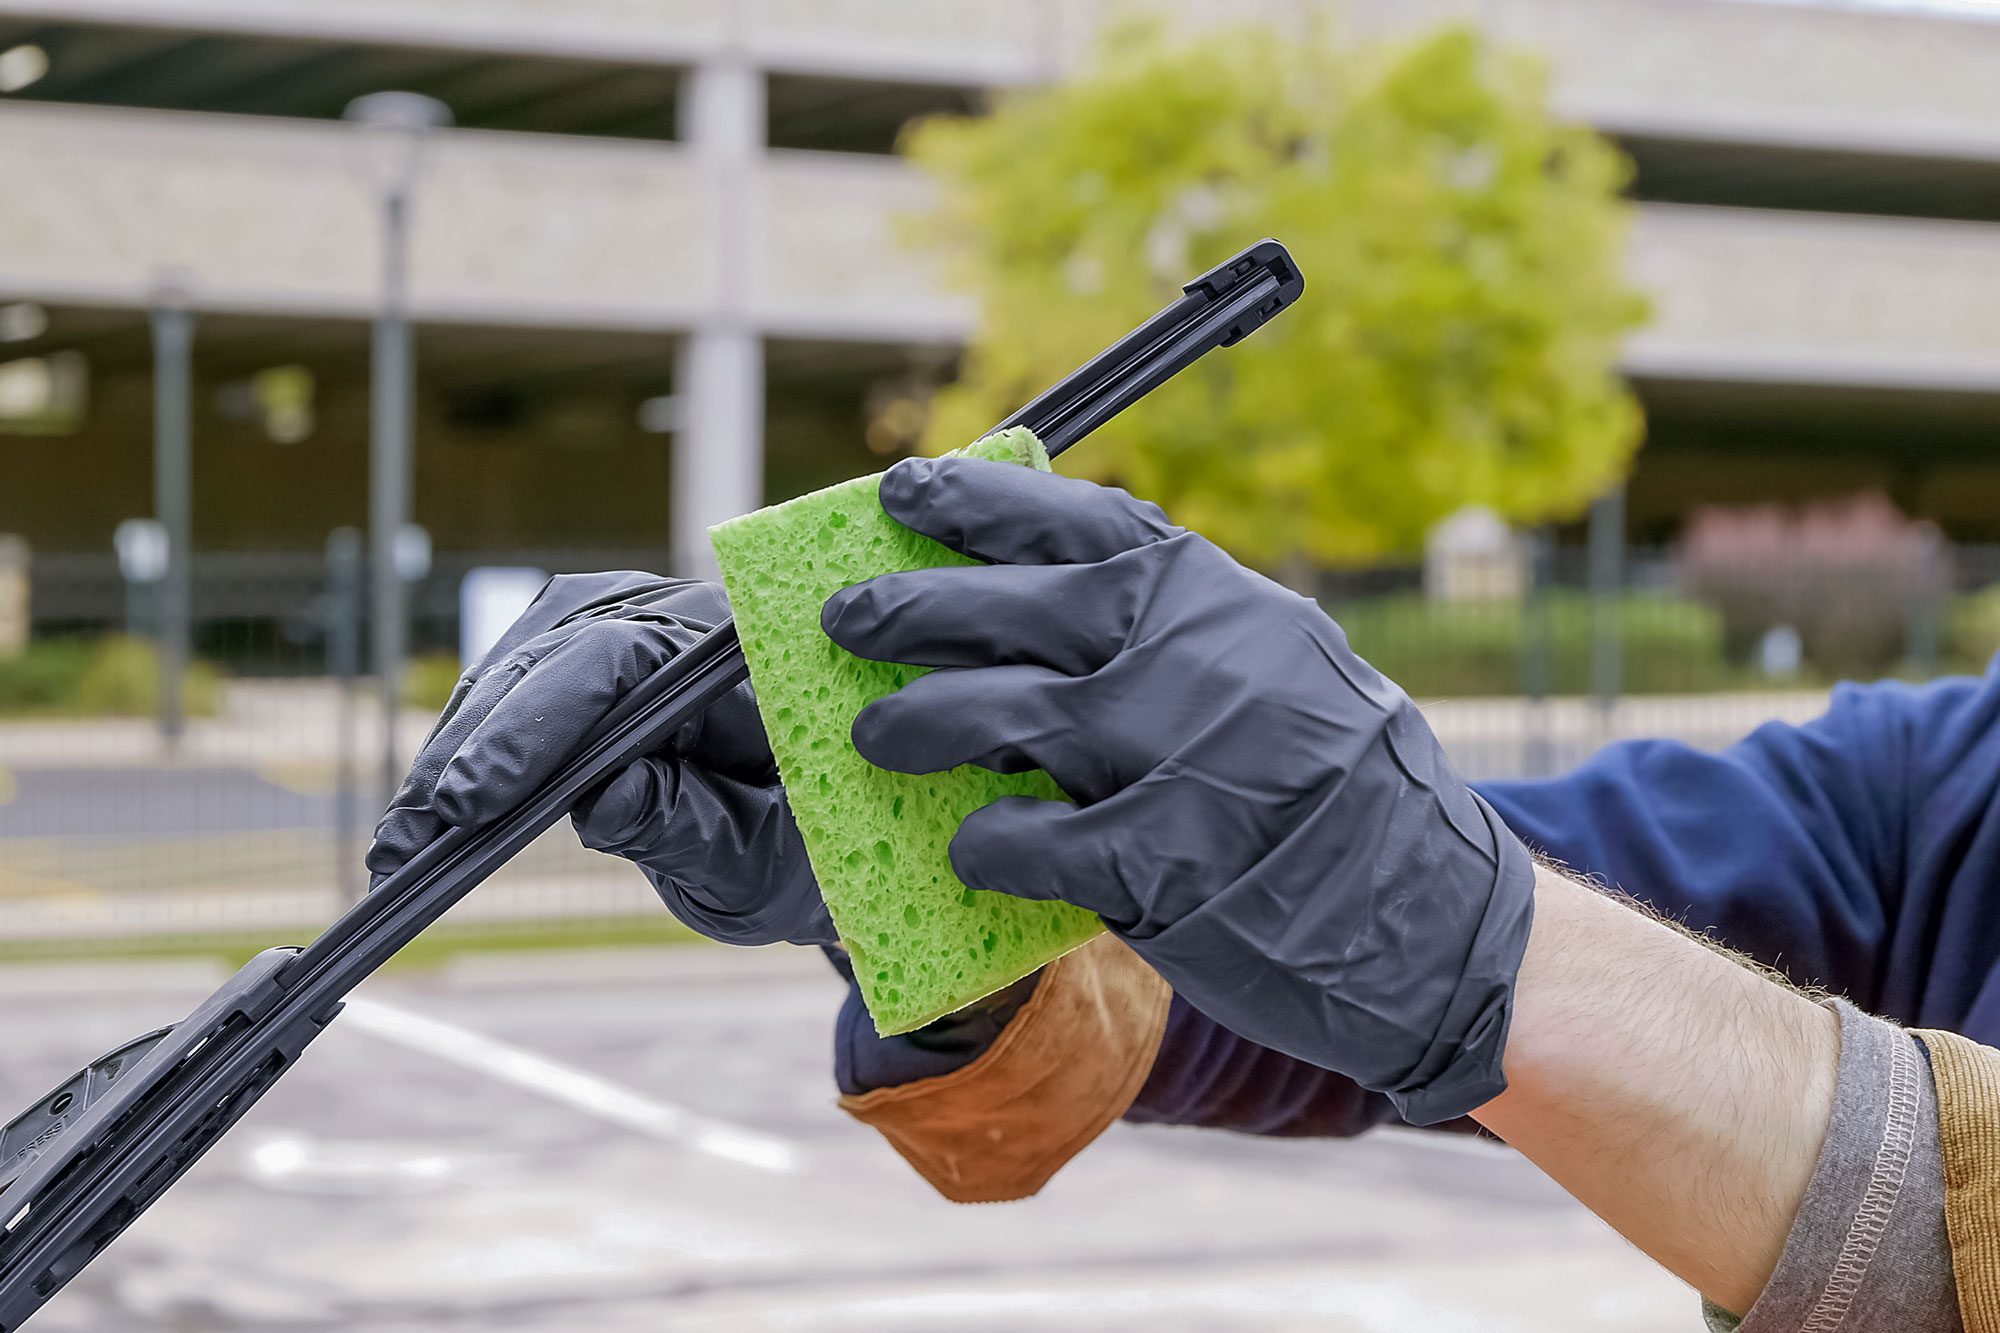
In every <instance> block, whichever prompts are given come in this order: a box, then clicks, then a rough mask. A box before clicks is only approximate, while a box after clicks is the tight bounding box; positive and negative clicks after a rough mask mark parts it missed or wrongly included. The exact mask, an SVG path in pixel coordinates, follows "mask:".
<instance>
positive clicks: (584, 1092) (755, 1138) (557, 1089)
mask: <svg viewBox="0 0 2000 1333" xmlns="http://www.w3.org/2000/svg"><path fill="white" fill-rule="evenodd" d="M341 1026H342V1027H344V1028H357V1029H359V1030H361V1031H364V1032H371V1033H373V1034H374V1035H376V1036H378V1037H381V1038H383V1039H384V1040H386V1041H392V1042H395V1043H396V1044H397V1045H399V1046H403V1047H406V1048H408V1049H410V1050H413V1051H420V1052H422V1053H423V1054H425V1055H430V1056H435V1057H437V1058H438V1059H440V1060H448V1061H450V1062H451V1063H453V1064H456V1065H459V1066H461V1067H463V1068H466V1069H475V1070H478V1071H479V1072H480V1073H482V1074H489V1075H491V1076H492V1077H494V1078H497V1079H500V1080H502V1081H504V1082H507V1083H512V1084H514V1085H515V1086H516V1087H520V1088H526V1089H528V1090H529V1091H531V1092H538V1093H540V1094H542V1095H543V1096H544V1097H548V1098H550V1099H552V1100H554V1101H558V1102H562V1103H563V1104H564V1105H566V1106H573V1107H575V1108H576V1109H577V1110H579V1111H584V1112H587V1113H588V1114H591V1115H594V1116H596V1117H598V1118H599V1119H600V1120H604V1121H608V1122H609V1123H611V1124H614V1125H619V1126H622V1127H623V1128H625V1129H629V1130H633V1131H635V1132H637V1133H640V1134H645V1135H648V1136H650V1137H652V1138H656V1139H663V1140H665V1141H667V1142H669V1143H677V1144H684V1145H686V1146H689V1147H692V1148H693V1149H695V1150H696V1151H697V1152H703V1153H707V1154H708V1155H709V1156H711V1157H719V1158H722V1159H723V1160H725V1161H730V1162H735V1163H737V1164H739V1165H742V1166H748V1167H754V1168H756V1169H757V1170H760V1171H775V1172H790V1171H796V1170H798V1168H799V1166H800V1163H801V1153H800V1150H799V1148H798V1147H797V1145H795V1144H792V1143H789V1142H787V1141H786V1140H784V1139H781V1138H777V1137H775V1136H773V1135H769V1134H764V1133H761V1132H759V1131H757V1130H754V1129H746V1128H744V1127H742V1126H740V1125H732V1124H730V1123H728V1122H727V1121H723V1120H712V1119H710V1118H708V1117H707V1116H703V1115H698V1114H696V1113H695V1112H693V1111H690V1110H687V1109H686V1108H684V1107H679V1106H674V1105H671V1104H669V1103H667V1102H661V1101H655V1100H654V1099H653V1098H651V1097H647V1096H645V1095H643V1094H641V1093H637V1092H633V1091H632V1090H631V1089H629V1088H621V1087H619V1086H618V1085H617V1084H615V1083H611V1082H607V1081H606V1080H604V1079H601V1078H599V1077H597V1075H595V1074H590V1073H586V1072H584V1071H583V1070H581V1069H577V1068H575V1067H573V1066H571V1065H566V1064H562V1063H560V1062H559V1061H555V1060H551V1059H549V1058H548V1057H547V1056H542V1055H536V1054H535V1053H534V1052H532V1051H525V1050H522V1049H521V1048H520V1047H518V1046H512V1045H509V1044H508V1043H506V1042H503V1041H498V1040H496V1039H494V1038H492V1037H488V1036H485V1035H484V1034H482V1033H478V1032H473V1031H471V1030H470V1029H468V1028H462V1027H459V1026H458V1025H457V1024H455V1023H446V1022H444V1021H442V1020H440V1019H435V1018H426V1017H424V1016H423V1015H422V1014H413V1013H411V1012H410V1011H409V1010H407V1009H401V1008H398V1007H396V1006H395V1005H391V1004H384V1003H383V1002H382V1001H380V1000H364V999H350V1000H349V1001H348V1002H347V1008H346V1009H345V1011H344V1012H343V1015H342V1022H341Z"/></svg>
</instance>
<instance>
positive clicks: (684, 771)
mask: <svg viewBox="0 0 2000 1333" xmlns="http://www.w3.org/2000/svg"><path fill="white" fill-rule="evenodd" d="M728 614H729V603H728V601H727V600H726V599H725V598H724V596H723V593H722V589H721V588H719V587H716V586H715V585H714V584H711V583H698V582H694V581H692V580H689V579H663V578H657V577H655V576H653V575H650V574H634V573H609V574H574V575H564V576H561V577H558V578H555V579H551V580H550V581H549V585H548V587H546V588H544V589H543V590H542V593H541V595H540V596H539V597H537V598H536V599H535V602H534V604H533V605H532V606H530V607H529V608H528V610H527V611H526V612H525V613H524V614H523V615H522V616H521V618H520V619H519V620H518V621H516V622H515V623H514V625H513V626H512V627H511V628H509V629H508V631H507V633H506V634H504V635H502V636H501V639H500V642H499V643H497V644H495V645H494V647H493V650H492V651H491V652H489V653H488V654H487V655H486V657H485V660H483V661H481V662H480V664H479V665H478V667H476V668H475V669H473V670H472V671H470V672H468V673H466V676H465V678H464V679H462V680H461V681H459V683H458V687H457V688H456V689H454V690H453V691H452V694H451V700H450V702H449V703H447V704H446V705H445V709H444V714H443V716H441V717H440V718H439V719H438V722H437V726H436V727H435V728H433V729H432V731H431V734H430V738H429V739H428V740H426V741H425V742H424V747H423V750H422V751H421V752H420V753H419V754H418V755H417V758H416V762H415V763H413V764H412V765H411V766H410V775H409V777H407V778H406V779H404V781H403V785H402V789H401V790H400V791H398V792H397V793H396V799H395V800H394V801H393V802H392V803H391V804H390V806H389V811H388V813H387V814H385V815H384V816H383V817H382V822H381V823H380V824H379V825H377V827H376V829H375V841H374V844H373V845H372V846H370V847H369V849H368V855H367V865H368V869H369V870H370V871H371V872H372V873H373V876H374V880H373V882H374V883H380V882H381V880H382V877H383V876H385V875H388V874H389V873H390V872H392V871H394V870H396V869H397V868H399V867H400V866H402V865H403V864H404V863H405V862H407V861H408V860H409V859H410V858H411V857H413V856H415V855H416V854H417V853H418V852H419V851H421V850H422V849H423V848H424V847H425V846H427V845H428V844H429V843H430V842H431V841H432V840H433V839H435V838H436V837H437V836H438V835H439V834H440V833H442V832H443V831H444V828H445V826H446V825H449V824H480V823H484V822H486V821H488V820H491V819H493V818H495V817H497V816H499V815H501V814H503V813H505V812H506V811H507V810H509V809H511V808H513V807H514V806H516V805H518V804H520V803H521V801H522V800H524V799H525V798H526V797H527V795H528V794H529V792H531V791H532V790H533V789H534V788H535V786H536V785H537V784H539V783H540V782H542V780H543V779H545V778H547V777H548V776H549V775H550V774H552V773H554V772H555V771H556V769H558V768H559V767H561V766H562V764H563V763H564V762H565V761H567V760H568V759H570V758H572V757H573V756H574V755H575V754H576V753H577V751H578V750H579V749H581V748H582V744H583V741H584V739H585V737H586V736H588V734H589V733H590V731H591V730H592V729H593V728H594V727H595V726H596V725H597V723H598V722H599V721H600V720H601V719H602V718H603V717H604V715H605V714H606V713H607V712H609V711H610V710H611V707H612V705H614V704H615V703H617V702H618V700H619V699H620V698H622V697H623V696H624V695H625V693H626V692H627V691H628V690H630V689H631V688H632V687H633V686H635V685H637V684H638V683H639V682H640V681H641V680H643V679H645V678H646V677H647V676H648V675H650V674H652V672H653V671H654V670H656V669H657V668H659V667H660V666H661V665H662V664H664V663H665V662H667V661H668V660H669V659H670V658H672V657H673V656H674V655H675V654H677V653H679V652H681V651H682V650H684V649H686V648H687V647H689V646H690V645H692V644H693V643H694V642H695V640H697V639H699V638H700V637H701V636H702V634H704V633H705V632H707V631H708V630H709V629H712V628H713V627H714V626H715V625H716V624H717V623H718V622H719V621H721V619H722V618H723V617H724V616H726V615H728ZM571 822H572V823H573V824H574V825H575V827H576V832H577V836H578V837H579V838H581V839H582V840H583V843H584V845H585V846H587V847H594V848H596V849H597V850H598V851H602V852H615V853H617V854H618V855H620V856H623V857H625V858H627V859H628V860H631V861H634V862H636V863H637V864H638V866H639V868H640V869H641V870H643V871H644V872H645V874H646V878H647V879H649V880H651V881H652V884H653V887H654V889H656V890H657V891H658V892H659V895H660V897H661V898H662V899H663V900H664V901H665V902H666V905H667V910H668V911H670V912H672V913H673V914H674V915H675V916H676V917H678V918H680V920H681V921H683V922H685V923H686V924H687V925H689V926H692V927H693V928H694V929H695V930H698V931H700V932H701V933H702V934H704V935H707V936H708V937H709V938H711V939H717V940H721V941H723V942H725V943H728V944H770V943H774V942H776V941H779V940H790V941H792V942H794V943H798V944H824V943H831V942H832V941H833V939H834V933H833V925H832V923H831V921H829V920H828V918H827V914H826V906H825V904H824V903H822V902H821V901H820V895H819V886H818V884H817V883H816V882H815V881H814V879H813V874H812V867H811V866H810V865H809V864H807V861H806V853H805V844H804V843H802V842H801V841H800V840H799V831H798V826H797V825H795V824H794V823H793V822H792V812H791V807H790V806H789V805H787V804H786V802H785V793H784V789H783V788H782V787H780V786H779V785H778V770H777V765H776V764H775V763H774V762H773V760H772V758H771V747H770V745H769V743H768V742H766V741H765V739H764V726H763V723H762V722H761V721H760V720H759V719H758V716H757V705H756V701H755V699H754V698H753V697H752V696H751V693H750V687H749V686H748V685H747V684H746V685H742V686H739V687H738V688H737V689H736V690H734V691H732V692H731V693H730V694H728V695H726V696H724V697H723V698H722V699H720V700H718V701H716V702H715V703H714V704H711V705H710V706H709V708H708V710H707V711H706V713H704V714H703V716H702V717H701V718H700V719H699V720H698V721H695V722H692V723H690V724H688V726H687V727H686V728H684V729H683V730H682V731H681V733H680V734H679V735H678V736H676V737H675V738H674V740H673V741H672V743H671V744H669V745H668V746H666V747H665V748H664V749H663V750H662V751H661V752H660V753H658V754H654V755H650V756H648V757H646V758H643V759H640V760H638V761H636V762H635V763H633V764H630V765H629V766H627V767H626V769H625V770H624V771H623V772H622V773H620V774H618V775H617V776H616V777H614V778H612V779H611V780H610V781H608V782H606V783H605V784H603V785H602V786H600V787H598V788H597V789H596V790H594V791H592V792H590V793H589V794H587V795H586V796H585V797H584V798H583V799H582V800H581V801H579V802H578V803H577V805H576V808H575V809H574V810H573V811H572V812H571Z"/></svg>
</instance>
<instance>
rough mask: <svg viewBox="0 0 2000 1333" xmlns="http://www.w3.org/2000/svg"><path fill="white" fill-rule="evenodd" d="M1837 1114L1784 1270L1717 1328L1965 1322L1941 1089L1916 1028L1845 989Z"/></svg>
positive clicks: (1714, 1321)
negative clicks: (1871, 1012)
mask: <svg viewBox="0 0 2000 1333" xmlns="http://www.w3.org/2000/svg"><path fill="white" fill-rule="evenodd" d="M1829 1003H1830V1005H1831V1007H1832V1008H1833V1009H1834V1011H1835V1012H1836V1013H1838V1014H1839V1015H1840V1073H1839V1078H1838V1082H1837V1084H1836V1087H1835V1091H1834V1104H1833V1118H1832V1120H1831V1122H1830V1123H1829V1124H1828V1125H1827V1131H1826V1142H1825V1144H1824V1145H1822V1147H1821V1148H1820V1153H1819V1159H1818V1161H1817V1163H1816V1164H1815V1165H1814V1167H1813V1174H1812V1182H1811V1183H1810V1184H1809V1185H1808V1186H1807V1187H1806V1196H1805V1200H1804V1202H1803V1203H1801V1204H1800V1206H1799V1215H1798V1217H1797V1218H1796V1219H1795V1220H1794V1221H1793V1223H1792V1230H1791V1234H1790V1235H1789V1236H1788V1237H1787V1238H1786V1240H1785V1249H1784V1253H1783V1254H1782V1255H1780V1256H1779V1259H1778V1267H1777V1270H1776V1271H1775V1272H1774V1273H1772V1275H1771V1281H1770V1282H1769V1284H1768V1285H1766V1286H1765V1288H1764V1293H1763V1295H1761V1296H1759V1297H1758V1298H1757V1303H1756V1305H1754V1306H1752V1307H1751V1309H1750V1313H1749V1314H1748V1315H1746V1316H1744V1317H1743V1319H1742V1320H1741V1322H1740V1324H1739V1322H1738V1321H1737V1320H1736V1318H1735V1317H1734V1316H1731V1315H1728V1314H1725V1313H1723V1312H1722V1311H1720V1310H1717V1309H1716V1308H1714V1307H1713V1306H1710V1307H1709V1308H1708V1310H1707V1315H1708V1322H1709V1327H1710V1328H1711V1329H1712V1330H1716V1331H1717V1333H1730V1331H1732V1330H1740V1333H1816V1331H1817V1330H1829V1331H1831V1330H1835V1329H1837V1330H1839V1331H1840V1333H1919V1330H1921V1333H1932V1331H1933V1330H1936V1331H1937V1333H1958V1330H1960V1329H1961V1328H1962V1325H1961V1324H1960V1322H1959V1316H1958V1290H1957V1287H1956V1285H1955V1284H1954V1282H1953V1280H1952V1271H1951V1241H1950V1238H1949V1237H1948V1236H1947V1235H1946V1233H1945V1223H1944V1165H1943V1158H1942V1156H1941V1155H1940V1153H1939V1149H1938V1111H1937V1093H1936V1090H1935V1089H1934V1088H1933V1087H1932V1086H1931V1072H1930V1062H1929V1059H1928V1058H1927V1057H1926V1056H1925V1054H1924V1050H1923V1047H1922V1046H1921V1045H1920V1044H1919V1043H1918V1042H1917V1040H1916V1039H1915V1038H1914V1037H1912V1036H1910V1034H1909V1033H1907V1032H1904V1031H1903V1030H1902V1029H1901V1028H1898V1027H1896V1026H1894V1025H1893V1024H1890V1023H1885V1022H1883V1021H1882V1020H1881V1019H1879V1018H1870V1017H1869V1016H1868V1015H1866V1014H1864V1013H1862V1012H1861V1011H1860V1010H1859V1009H1856V1008H1855V1007H1854V1006H1853V1005H1850V1004H1848V1003H1846V1002H1845V1001H1841V1000H1835V1001H1830V1002H1829Z"/></svg>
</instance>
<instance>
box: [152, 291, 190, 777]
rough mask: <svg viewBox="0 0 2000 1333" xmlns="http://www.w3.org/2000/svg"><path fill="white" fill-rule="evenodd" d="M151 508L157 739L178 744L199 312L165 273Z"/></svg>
mask: <svg viewBox="0 0 2000 1333" xmlns="http://www.w3.org/2000/svg"><path fill="white" fill-rule="evenodd" d="M152 324H153V516H154V518H155V519H156V520H157V521H158V522H159V523H160V525H161V528H162V530H163V531H164V532H165V534H166V538H167V567H166V570H165V572H164V574H163V575H162V577H161V579H160V583H159V591H158V595H157V600H156V602H155V606H154V609H155V613H156V615H157V620H156V623H155V632H156V634H157V636H158V639H157V642H158V653H159V674H160V680H159V685H160V739H161V741H162V742H163V743H164V745H165V746H166V749H167V751H168V752H169V753H173V752H174V751H176V750H177V749H178V748H179V746H180V742H181V733H182V732H183V730H184V729H185V726H186V718H185V715H184V710H183V705H184V700H183V698H182V690H183V688H184V682H185V679H186V676H187V664H188V653H189V631H188V615H189V586H190V574H189V563H190V559H191V557H192V553H193V540H192V531H191V524H190V522H189V511H190V498H189V497H190V492H191V491H192V489H193V486H192V481H191V476H190V474H191V465H190V457H191V453H192V449H191V442H190V434H191V430H190V424H189V418H190V414H191V413H190V407H189V404H190V401H191V399H192V388H191V383H190V381H191V379H192V377H193V371H192V358H193V345H194V315H193V314H192V313H191V312H190V311H189V310H188V302H187V296H186V293H185V292H184V291H183V290H182V289H181V288H180V287H179V285H178V284H176V283H174V282H171V281H166V280H162V282H161V283H160V285H159V288H158V290H157V291H156V293H155V295H154V301H153V315H152Z"/></svg>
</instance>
